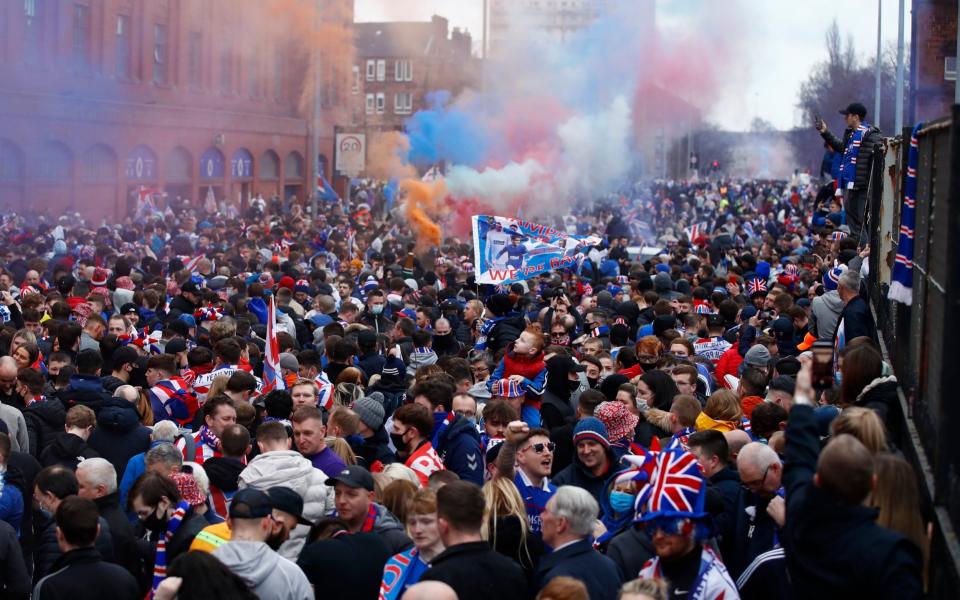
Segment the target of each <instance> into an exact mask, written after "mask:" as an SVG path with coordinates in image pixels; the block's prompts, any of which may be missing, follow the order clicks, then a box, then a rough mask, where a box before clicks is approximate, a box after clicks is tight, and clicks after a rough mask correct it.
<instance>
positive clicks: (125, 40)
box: [116, 15, 133, 79]
mask: <svg viewBox="0 0 960 600" xmlns="http://www.w3.org/2000/svg"><path fill="white" fill-rule="evenodd" d="M116 41H117V77H120V78H122V79H129V78H130V77H132V76H133V72H132V69H131V68H130V17H129V16H128V15H117V40H116Z"/></svg>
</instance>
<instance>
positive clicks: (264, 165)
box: [260, 150, 280, 180]
mask: <svg viewBox="0 0 960 600" xmlns="http://www.w3.org/2000/svg"><path fill="white" fill-rule="evenodd" d="M279 177H280V157H279V156H277V153H276V152H274V151H273V150H267V151H266V152H264V153H263V154H261V155H260V179H264V180H276V179H278V178H279Z"/></svg>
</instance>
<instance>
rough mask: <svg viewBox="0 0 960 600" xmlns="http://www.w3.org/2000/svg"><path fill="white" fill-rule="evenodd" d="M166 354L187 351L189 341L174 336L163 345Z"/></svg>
mask: <svg viewBox="0 0 960 600" xmlns="http://www.w3.org/2000/svg"><path fill="white" fill-rule="evenodd" d="M163 351H164V352H165V353H166V354H178V353H180V352H186V351H187V342H186V341H184V339H183V338H173V339H171V340H170V341H169V342H167V345H166V346H164V347H163Z"/></svg>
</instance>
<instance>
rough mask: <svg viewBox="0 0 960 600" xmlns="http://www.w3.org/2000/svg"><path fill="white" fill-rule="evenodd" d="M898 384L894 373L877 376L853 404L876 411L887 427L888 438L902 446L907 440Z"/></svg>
mask: <svg viewBox="0 0 960 600" xmlns="http://www.w3.org/2000/svg"><path fill="white" fill-rule="evenodd" d="M897 385H898V383H897V378H896V377H895V376H893V375H890V376H888V377H877V378H876V379H874V380H873V381H871V382H870V383H868V384H867V385H866V386H864V388H863V391H861V392H860V395H859V396H857V399H856V400H855V401H854V403H853V405H854V406H860V407H863V408H869V409H871V410H873V411H875V412H876V413H877V415H878V416H879V417H880V418H881V419H882V420H883V424H884V425H885V426H886V428H887V440H888V441H889V442H890V443H892V444H894V445H896V446H901V447H902V444H903V443H904V441H905V440H904V431H903V426H902V425H901V423H902V420H903V416H902V411H901V410H900V398H899V397H898V396H897Z"/></svg>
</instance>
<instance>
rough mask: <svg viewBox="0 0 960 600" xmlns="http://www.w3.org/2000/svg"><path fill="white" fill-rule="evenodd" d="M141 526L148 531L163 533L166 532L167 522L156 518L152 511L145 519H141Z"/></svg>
mask: <svg viewBox="0 0 960 600" xmlns="http://www.w3.org/2000/svg"><path fill="white" fill-rule="evenodd" d="M143 526H144V527H146V528H147V530H149V531H154V532H164V531H166V530H167V520H166V519H161V518H160V517H158V516H157V511H156V510H154V511H153V512H151V513H150V515H149V516H148V517H147V518H146V519H143Z"/></svg>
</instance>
